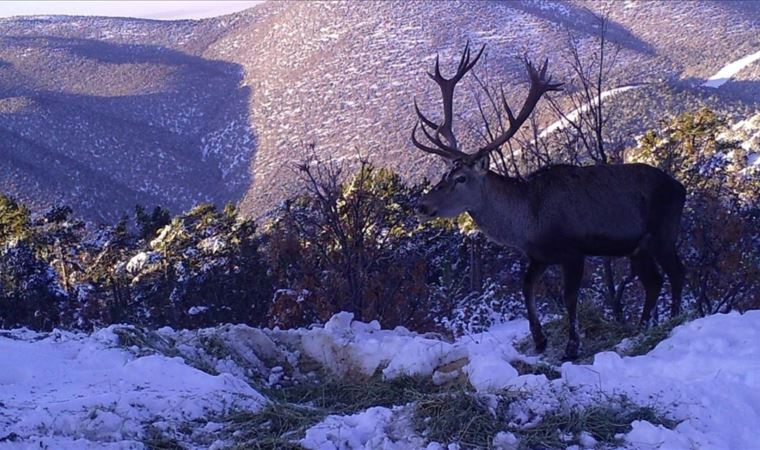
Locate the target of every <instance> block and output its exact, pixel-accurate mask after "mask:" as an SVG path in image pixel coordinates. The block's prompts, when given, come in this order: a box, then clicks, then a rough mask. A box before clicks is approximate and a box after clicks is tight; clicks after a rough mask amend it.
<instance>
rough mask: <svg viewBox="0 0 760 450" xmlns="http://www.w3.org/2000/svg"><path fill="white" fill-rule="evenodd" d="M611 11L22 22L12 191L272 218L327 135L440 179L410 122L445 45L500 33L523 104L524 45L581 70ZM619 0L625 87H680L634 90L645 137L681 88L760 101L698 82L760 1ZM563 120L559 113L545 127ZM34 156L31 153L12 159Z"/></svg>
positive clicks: (4, 38)
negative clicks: (569, 49)
mask: <svg viewBox="0 0 760 450" xmlns="http://www.w3.org/2000/svg"><path fill="white" fill-rule="evenodd" d="M604 5H605V4H601V3H597V2H591V3H586V2H579V1H573V2H563V3H557V2H543V1H531V2H529V1H524V2H523V1H515V2H434V1H427V2H426V1H420V2H390V1H388V2H386V1H382V2H344V3H333V2H324V3H322V2H273V3H265V4H263V5H260V6H257V7H255V8H252V9H250V10H247V11H244V12H241V13H238V14H234V15H231V16H226V17H222V18H217V19H209V20H203V21H179V22H154V21H144V20H126V19H103V18H46V19H28V18H20V19H12V20H5V21H3V22H2V24H3V32H2V35H0V98H4V99H3V100H0V129H1V130H4V131H5V132H6V135H7V136H9V137H8V139H10V140H14V139H18V140H20V141H21V142H14V143H13V144H11V143H10V142H9V141H5V142H6V143H4V144H0V151H2V152H4V153H6V154H7V155H8V157H7V158H4V161H3V164H5V165H6V166H7V167H8V168H9V170H8V171H6V172H5V173H8V174H10V175H2V178H0V187H1V188H2V190H4V191H9V192H11V193H12V194H14V195H18V196H22V197H25V198H26V199H32V200H37V203H39V204H40V205H41V204H43V203H49V202H50V201H51V200H53V199H55V200H61V201H66V202H68V203H71V204H73V205H74V206H78V205H85V207H86V211H83V212H84V213H85V214H86V215H88V216H90V217H99V218H112V217H114V216H118V215H120V214H121V213H122V212H123V211H124V210H125V208H129V207H131V206H132V203H134V202H141V203H146V204H148V205H151V204H154V203H160V204H163V205H166V206H169V207H170V208H172V209H174V210H177V209H183V208H187V207H188V206H190V205H191V204H193V203H196V202H198V201H214V202H218V203H221V202H224V201H238V202H240V204H241V205H242V208H243V210H244V211H245V212H247V213H248V214H251V215H254V216H260V215H262V214H264V213H265V212H266V210H267V209H269V208H271V207H272V206H273V205H275V204H276V203H277V202H278V201H279V200H282V199H283V198H284V197H285V196H287V195H289V194H291V193H293V192H295V191H296V190H297V185H296V183H295V175H294V172H293V170H292V168H293V165H294V163H295V162H297V161H299V160H301V159H302V158H303V157H304V156H305V155H304V153H305V152H306V150H305V149H306V147H307V145H308V144H311V143H313V144H315V145H316V151H317V153H318V154H319V155H320V157H322V158H323V159H331V158H333V159H337V160H341V161H344V160H345V161H352V160H354V159H355V158H356V157H357V155H358V154H362V155H369V156H370V157H371V159H373V160H374V161H375V162H377V163H379V164H382V165H386V166H390V167H393V168H395V169H397V170H399V171H401V172H402V173H403V174H404V175H406V176H412V177H421V176H424V175H429V176H432V175H433V174H434V173H435V171H436V167H437V164H438V163H437V162H435V159H434V158H431V157H429V156H426V155H423V154H422V153H421V152H418V151H413V150H412V148H413V147H412V146H411V145H410V143H409V133H410V130H411V126H412V124H413V120H414V112H413V108H412V97H414V96H416V97H417V98H418V100H419V101H420V104H421V106H422V107H423V109H424V110H425V111H427V112H428V113H429V114H430V115H431V116H433V117H439V109H440V106H439V102H440V100H439V99H438V93H437V88H436V86H435V85H434V83H432V82H430V81H429V80H428V79H427V77H426V76H425V70H427V69H429V68H430V67H431V65H432V62H433V60H434V57H435V54H436V52H440V54H441V58H442V64H443V65H444V70H445V71H446V70H451V67H452V65H453V64H455V60H456V58H458V55H459V52H460V51H461V48H462V46H463V43H464V42H465V41H467V40H468V39H469V40H470V41H471V42H472V43H473V44H474V45H480V44H482V43H487V44H488V49H487V61H486V62H484V63H481V65H483V66H484V67H485V66H487V67H488V68H489V73H490V76H491V78H492V79H493V80H500V81H503V83H504V88H505V90H506V92H507V94H508V95H509V97H510V98H511V99H513V100H512V102H513V103H514V105H516V106H519V104H520V102H521V100H522V98H523V97H522V96H523V95H524V84H525V82H524V79H525V75H524V72H523V69H522V65H521V63H520V61H519V58H517V56H519V55H521V54H523V53H525V52H527V54H528V55H530V56H531V57H532V58H533V59H539V58H542V57H544V56H546V57H549V58H550V59H551V65H552V70H553V71H554V73H555V78H557V79H567V70H566V69H567V68H566V66H565V64H564V59H563V52H562V43H563V42H564V40H565V39H566V30H567V29H569V30H571V31H573V32H574V33H575V34H577V35H580V36H582V37H583V39H582V42H581V46H582V49H584V50H585V51H593V48H594V44H593V40H592V39H591V37H592V36H593V35H594V34H595V31H594V28H593V26H592V25H593V24H592V21H591V20H590V18H589V16H588V14H586V12H585V10H584V8H586V7H589V8H592V9H596V10H597V12H598V11H599V10H600V9H601V8H603V7H605V6H604ZM606 5H607V6H608V7H609V8H610V12H611V15H610V17H611V20H612V22H611V25H610V33H609V36H610V39H611V40H612V41H613V42H615V43H616V44H618V45H620V47H621V51H620V54H619V56H618V66H617V70H616V71H615V72H614V73H613V74H612V83H611V84H612V85H614V86H619V85H627V84H630V83H641V82H648V83H658V84H662V83H663V81H665V82H666V84H665V85H664V86H665V88H657V89H654V90H652V91H646V94H642V93H635V92H633V91H632V92H630V93H626V94H625V96H629V95H630V96H632V98H639V97H637V96H642V95H645V97H646V103H645V105H647V106H646V107H647V111H638V110H636V108H634V109H630V108H628V109H630V110H628V109H626V111H623V112H621V114H625V115H626V116H627V121H626V122H625V125H626V126H628V125H629V124H633V127H634V128H631V129H626V130H625V135H626V136H628V139H631V137H632V136H635V134H636V133H638V132H640V131H641V129H643V128H644V127H645V126H651V125H654V124H655V123H656V120H655V117H657V116H661V115H662V114H664V113H667V112H668V111H669V110H670V109H668V110H665V111H661V110H660V108H662V107H666V108H673V107H676V108H677V107H678V106H677V105H678V102H675V105H676V106H673V104H674V102H673V101H671V100H668V99H664V100H663V99H660V97H662V96H663V95H665V94H663V92H666V91H668V90H669V89H670V90H672V89H676V90H683V89H688V90H694V92H695V95H696V96H697V97H700V96H701V97H704V98H706V97H707V96H709V95H712V94H717V97H715V98H714V102H716V103H717V104H720V103H721V102H733V103H736V102H738V103H739V104H744V105H749V107H751V108H756V107H757V105H758V102H760V87H758V86H759V85H760V84H759V83H758V79H759V78H760V72H759V71H760V68H759V67H758V66H760V64H758V63H754V64H752V65H750V66H748V67H747V68H746V69H744V70H743V71H741V72H740V73H738V74H737V75H736V77H735V79H734V80H732V81H731V82H728V83H726V84H724V85H722V86H721V87H720V88H719V89H717V90H710V89H701V88H699V86H700V85H701V83H702V82H703V81H704V79H706V78H708V77H710V76H711V75H712V74H713V73H715V72H716V71H717V70H718V69H719V68H720V67H721V66H723V65H725V64H727V63H729V62H731V61H734V60H736V59H739V58H741V57H743V56H746V55H748V54H751V53H752V52H754V51H757V50H758V49H760V41H758V40H757V36H758V35H760V7H758V5H757V4H756V3H753V2H686V1H685V2H668V3H667V4H665V3H656V2H655V3H652V2H611V3H609V4H606ZM50 69H52V70H50ZM462 84H463V88H462V89H460V90H459V91H458V97H457V102H458V103H460V104H461V108H460V110H461V111H462V116H463V117H462V118H457V122H456V124H455V127H458V128H459V133H460V134H462V135H463V141H464V143H465V144H470V145H472V144H473V143H474V142H475V139H476V137H475V133H473V132H472V131H471V130H470V128H471V127H472V126H477V123H478V121H477V120H476V116H475V115H474V114H472V113H473V112H474V102H473V99H472V96H471V95H470V94H469V92H471V90H470V88H469V87H468V83H467V82H464V83H462ZM668 92H669V91H668ZM19 105H24V106H23V107H21V106H19ZM666 105H667V106H666ZM634 106H635V105H634ZM642 113H643V114H644V115H645V116H646V117H645V118H644V119H642V118H637V117H636V116H637V115H638V114H642ZM553 119H554V118H553V117H550V116H549V115H547V114H545V115H543V116H542V117H541V118H540V123H541V124H544V125H546V124H549V123H550V122H552V121H553ZM13 136H17V137H16V138H14V137H13ZM24 142H25V143H24ZM24 145H33V146H34V147H35V148H37V149H38V152H45V153H46V155H48V156H47V158H48V159H46V160H45V167H42V164H41V163H40V164H35V163H34V162H33V161H31V160H29V158H24V157H23V156H22V155H21V153H22V150H20V149H21V148H22V147H23V146H24ZM19 160H21V161H26V162H25V163H24V164H22V165H19V164H20V163H14V162H12V161H19ZM51 164H52V166H51ZM72 170H73V171H74V173H76V171H77V170H79V171H80V172H82V173H85V172H87V173H93V174H97V176H95V175H93V179H94V180H98V179H104V180H112V181H113V183H108V184H107V186H106V189H105V190H104V189H102V188H100V187H98V188H92V186H86V185H87V184H88V182H87V181H86V180H85V179H82V177H80V178H78V179H77V178H75V177H71V180H70V181H68V182H67V181H66V177H67V174H69V173H72ZM48 173H60V174H61V175H59V176H58V177H54V179H55V180H59V181H56V182H55V183H46V182H45V179H46V178H47V175H44V174H48ZM89 177H90V175H88V176H87V178H89ZM98 177H100V178H98ZM82 183H84V184H85V185H82ZM76 209H81V208H76Z"/></svg>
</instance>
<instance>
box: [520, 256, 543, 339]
mask: <svg viewBox="0 0 760 450" xmlns="http://www.w3.org/2000/svg"><path fill="white" fill-rule="evenodd" d="M546 267H547V266H546V264H541V263H539V262H536V261H534V260H531V261H530V262H529V263H528V269H527V270H526V271H525V278H523V297H525V307H526V309H527V310H528V322H529V323H530V334H531V335H532V336H533V343H534V344H535V346H536V351H537V352H539V353H542V352H543V351H544V350H546V336H544V333H543V331H541V322H540V321H539V320H538V312H537V311H536V301H535V300H534V299H533V285H534V284H535V283H536V280H537V279H538V278H539V277H541V275H542V274H543V273H544V271H546Z"/></svg>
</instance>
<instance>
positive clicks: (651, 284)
mask: <svg viewBox="0 0 760 450" xmlns="http://www.w3.org/2000/svg"><path fill="white" fill-rule="evenodd" d="M631 270H632V271H633V273H635V274H636V276H637V277H639V280H640V281H641V284H642V285H643V286H644V291H645V292H646V299H645V300H644V308H643V309H642V311H641V323H640V326H641V327H647V326H648V325H649V320H650V319H651V318H652V310H653V309H654V308H655V306H656V305H657V297H659V296H660V289H662V275H660V273H659V272H658V271H657V265H656V264H655V262H654V258H652V255H650V254H649V253H645V252H640V253H638V254H636V255H633V256H631Z"/></svg>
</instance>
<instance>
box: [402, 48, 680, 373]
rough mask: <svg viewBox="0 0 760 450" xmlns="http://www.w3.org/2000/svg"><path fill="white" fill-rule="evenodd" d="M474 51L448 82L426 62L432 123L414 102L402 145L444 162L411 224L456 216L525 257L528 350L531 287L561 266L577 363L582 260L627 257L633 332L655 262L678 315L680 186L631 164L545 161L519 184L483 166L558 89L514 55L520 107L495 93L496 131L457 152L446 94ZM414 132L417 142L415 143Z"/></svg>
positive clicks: (652, 284)
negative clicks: (521, 68) (633, 280)
mask: <svg viewBox="0 0 760 450" xmlns="http://www.w3.org/2000/svg"><path fill="white" fill-rule="evenodd" d="M484 50H485V45H483V47H482V48H481V49H480V51H479V52H478V53H477V55H475V57H474V58H471V54H470V48H469V43H468V44H467V46H466V47H465V49H464V52H463V53H462V56H461V59H460V61H459V65H458V67H457V71H456V73H455V74H454V76H453V77H451V78H445V77H444V76H443V75H442V74H441V70H440V63H439V59H438V56H436V60H435V67H434V71H433V72H427V74H428V76H429V77H430V78H431V79H432V80H433V81H435V82H436V83H437V84H438V86H439V88H440V91H441V97H442V100H443V119H442V121H440V123H437V122H434V121H433V120H430V119H428V117H427V116H425V115H424V114H423V113H422V112H421V111H420V108H419V106H418V105H417V101H416V99H415V101H414V109H415V112H416V115H417V121H416V123H415V125H414V128H413V129H412V134H411V141H412V143H413V144H414V146H415V147H417V148H418V149H420V150H422V151H424V152H427V153H431V154H435V155H438V156H440V157H442V158H443V159H444V160H445V161H446V162H447V170H446V171H445V173H444V174H443V176H442V177H441V180H440V181H439V182H438V183H437V184H435V185H434V186H433V187H432V188H431V189H430V190H429V191H428V192H426V193H425V194H424V195H422V196H421V197H420V199H419V200H418V201H417V203H416V206H415V209H416V214H417V215H418V217H419V219H420V220H421V221H427V220H431V219H435V218H439V217H440V218H454V217H457V216H459V215H460V214H462V213H465V212H466V213H467V214H469V215H470V216H471V218H472V219H473V221H474V222H475V224H476V225H477V227H478V228H479V230H480V231H481V232H482V233H483V234H484V235H485V236H486V237H487V238H489V239H490V240H491V241H493V242H496V243H497V244H500V245H502V246H508V247H513V248H516V249H517V250H519V251H520V253H522V254H523V255H524V256H525V257H527V260H528V264H527V268H526V270H525V273H524V275H523V281H522V294H523V297H524V301H525V307H526V309H527V316H528V322H529V327H530V333H531V335H532V338H533V343H534V345H535V350H536V351H537V353H542V352H544V351H545V349H546V347H547V338H546V336H545V335H544V333H543V331H542V328H541V323H540V321H539V318H538V314H537V311H536V303H535V300H534V297H533V287H534V284H535V283H536V281H537V280H538V279H539V278H540V277H541V275H542V274H543V273H544V272H545V270H546V269H547V268H548V267H549V266H552V265H559V266H560V267H561V271H562V283H563V286H562V297H563V300H564V305H565V308H566V312H567V320H568V322H569V335H568V340H567V346H566V348H565V354H564V357H563V359H565V360H574V359H577V357H578V350H579V346H580V336H579V334H578V317H577V306H578V295H579V291H580V288H581V282H582V277H583V271H584V265H585V260H586V257H590V256H606V257H627V258H628V259H629V260H630V266H631V271H632V273H633V275H635V276H636V277H637V278H638V279H639V281H640V282H641V284H642V285H643V288H644V290H645V301H644V305H643V308H642V313H641V321H640V326H642V327H646V326H648V324H649V321H650V318H651V315H652V310H653V309H654V308H655V306H656V302H657V298H658V297H659V294H660V291H661V289H662V285H663V276H662V275H661V273H660V271H659V270H658V266H659V267H660V268H661V269H662V271H663V272H664V273H665V275H667V277H668V280H669V282H670V286H671V291H672V304H671V314H672V315H674V316H675V315H678V314H679V313H680V304H681V291H682V289H683V283H684V276H685V271H684V266H683V264H682V263H681V260H680V259H679V256H678V253H677V251H676V243H677V240H678V234H679V230H680V222H681V214H682V210H683V205H684V201H685V198H686V190H685V188H684V187H683V185H682V184H681V183H680V182H678V181H677V180H675V179H674V178H672V177H671V176H670V175H668V174H666V173H665V172H663V171H662V170H660V169H658V168H655V167H652V166H649V165H646V164H636V163H629V164H623V163H621V164H604V165H601V164H600V165H589V166H580V165H568V164H558V165H549V166H546V167H542V168H540V169H538V170H537V171H535V172H533V173H531V174H530V175H528V176H526V177H521V178H514V177H510V176H508V175H502V174H499V173H496V172H494V171H492V170H489V162H490V158H491V155H492V154H493V152H494V151H496V150H498V149H500V147H501V146H502V145H504V144H505V143H507V142H508V141H510V139H512V138H513V137H514V136H515V134H516V133H517V132H518V130H519V129H520V127H521V126H522V125H523V123H524V122H525V121H526V119H528V118H529V116H530V115H531V113H532V112H533V110H534V108H535V107H536V105H537V103H538V102H539V100H540V99H541V97H542V96H543V95H544V94H546V93H547V92H551V91H560V90H561V89H562V85H563V83H553V82H552V79H551V76H547V69H548V64H549V61H548V58H547V59H545V60H544V62H543V64H541V66H540V67H538V68H537V67H536V66H534V65H533V63H532V62H531V61H530V60H529V59H528V58H527V56H526V57H524V64H525V69H526V71H527V75H528V79H529V82H530V87H529V89H528V93H527V96H526V98H525V100H524V102H523V105H522V107H521V108H520V110H519V112H518V113H517V115H516V116H515V115H514V113H513V112H512V109H510V106H509V104H508V102H507V101H506V98H505V97H504V95H503V94H502V96H501V105H500V107H502V108H504V112H505V113H506V118H507V120H506V121H505V127H504V128H505V130H503V133H501V134H499V135H498V136H495V137H494V138H493V139H492V140H490V141H489V142H487V143H486V145H484V146H482V147H480V148H478V149H477V150H476V151H474V152H471V153H467V152H465V151H463V150H462V148H461V147H460V144H459V142H458V140H457V138H456V136H455V135H454V129H453V126H452V122H453V103H454V89H455V87H456V85H457V83H458V82H459V81H460V80H461V79H462V78H463V77H464V76H465V74H467V73H468V72H469V71H470V70H471V69H472V68H473V67H474V66H475V64H476V63H477V62H478V60H479V59H480V56H481V55H482V54H483V51H484ZM418 130H421V131H422V134H423V135H424V137H425V139H426V141H425V142H421V141H420V139H418Z"/></svg>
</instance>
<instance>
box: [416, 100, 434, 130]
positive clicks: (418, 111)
mask: <svg viewBox="0 0 760 450" xmlns="http://www.w3.org/2000/svg"><path fill="white" fill-rule="evenodd" d="M414 111H415V112H416V113H417V117H419V119H420V120H421V121H422V123H424V124H425V125H427V126H429V127H430V128H432V129H434V130H435V129H436V128H438V125H437V124H436V123H435V122H433V121H432V120H430V119H428V118H427V117H425V115H424V114H422V111H420V107H419V106H418V105H417V98H415V99H414Z"/></svg>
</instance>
